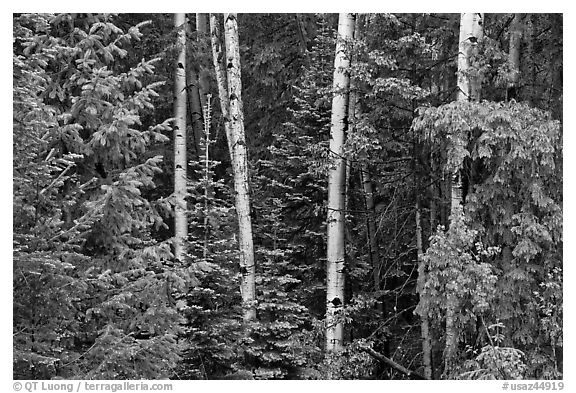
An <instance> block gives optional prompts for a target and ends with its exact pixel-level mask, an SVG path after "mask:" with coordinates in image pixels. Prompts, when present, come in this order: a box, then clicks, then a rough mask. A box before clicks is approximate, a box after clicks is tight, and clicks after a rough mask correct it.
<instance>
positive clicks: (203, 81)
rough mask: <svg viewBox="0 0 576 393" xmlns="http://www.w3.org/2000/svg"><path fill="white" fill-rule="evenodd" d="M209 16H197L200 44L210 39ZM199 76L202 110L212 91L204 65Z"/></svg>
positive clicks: (197, 35)
mask: <svg viewBox="0 0 576 393" xmlns="http://www.w3.org/2000/svg"><path fill="white" fill-rule="evenodd" d="M208 15H209V14H196V39H197V41H198V42H202V41H204V40H205V39H206V38H207V37H208V33H209V27H210V25H209V23H208V19H209V18H208ZM201 47H202V46H201ZM198 74H199V75H198V91H199V92H200V103H201V104H202V108H204V107H206V95H207V94H208V92H209V91H210V86H209V83H208V76H207V75H208V71H207V70H205V69H203V67H202V65H200V67H199V71H198Z"/></svg>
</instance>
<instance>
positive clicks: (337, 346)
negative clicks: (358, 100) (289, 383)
mask: <svg viewBox="0 0 576 393" xmlns="http://www.w3.org/2000/svg"><path fill="white" fill-rule="evenodd" d="M354 21H355V15H354V14H340V16H339V21H338V42H337V43H336V58H335V60H334V83H333V89H334V93H333V94H334V96H333V98H332V119H331V129H330V152H331V161H332V165H331V167H330V169H329V171H328V215H327V219H326V226H327V232H328V252H327V278H326V350H327V351H329V352H331V351H334V352H336V351H340V350H341V349H342V348H343V337H344V323H343V321H342V320H341V319H340V317H341V313H342V308H343V305H344V277H345V274H344V248H345V247H344V246H345V244H344V199H345V195H344V194H345V190H344V181H345V177H346V173H345V172H346V164H345V159H344V141H345V138H346V131H347V127H348V119H347V118H348V110H347V108H348V98H349V97H348V95H349V93H348V90H349V87H350V77H349V74H350V58H349V54H347V53H346V45H345V42H344V41H345V40H350V39H351V38H353V36H354Z"/></svg>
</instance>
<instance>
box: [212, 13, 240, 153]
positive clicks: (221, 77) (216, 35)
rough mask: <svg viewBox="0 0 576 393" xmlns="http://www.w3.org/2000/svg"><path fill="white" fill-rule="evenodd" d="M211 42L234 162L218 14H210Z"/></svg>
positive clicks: (226, 129)
mask: <svg viewBox="0 0 576 393" xmlns="http://www.w3.org/2000/svg"><path fill="white" fill-rule="evenodd" d="M210 40H211V46H212V60H213V62H214V70H215V73H216V84H217V85H218V98H219V99H220V112H221V113H222V118H223V120H224V131H225V132H226V141H227V142H228V152H229V154H230V158H231V159H232V160H233V157H232V156H233V154H234V150H233V149H232V143H231V142H232V139H233V137H232V131H231V123H230V99H229V97H228V79H227V76H226V69H225V68H224V63H223V62H224V57H225V54H224V52H225V50H224V48H223V46H222V45H223V43H224V39H223V37H222V33H221V30H220V24H219V22H218V15H217V14H210Z"/></svg>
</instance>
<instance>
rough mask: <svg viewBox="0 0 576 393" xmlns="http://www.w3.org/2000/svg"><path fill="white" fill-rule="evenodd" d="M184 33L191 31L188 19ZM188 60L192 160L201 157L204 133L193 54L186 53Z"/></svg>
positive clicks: (201, 106) (187, 77) (187, 78)
mask: <svg viewBox="0 0 576 393" xmlns="http://www.w3.org/2000/svg"><path fill="white" fill-rule="evenodd" d="M186 33H187V34H188V35H190V34H191V33H192V26H191V23H190V20H188V21H187V23H186ZM188 54H189V56H188V61H187V64H186V81H187V92H188V106H189V107H190V122H191V123H192V131H193V132H194V133H193V134H192V137H193V141H192V142H193V144H194V154H195V157H193V159H194V160H196V161H200V160H201V159H202V155H203V154H204V153H203V146H202V135H203V134H204V119H203V116H202V112H203V111H202V108H203V105H202V101H201V98H200V89H199V84H198V72H197V71H196V68H197V67H195V65H194V64H193V63H194V59H193V57H194V54H193V53H190V52H189V53H188Z"/></svg>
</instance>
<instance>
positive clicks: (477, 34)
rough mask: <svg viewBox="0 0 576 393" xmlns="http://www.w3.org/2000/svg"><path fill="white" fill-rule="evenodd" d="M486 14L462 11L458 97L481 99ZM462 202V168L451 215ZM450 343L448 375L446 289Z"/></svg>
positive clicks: (454, 339) (451, 303)
mask: <svg viewBox="0 0 576 393" xmlns="http://www.w3.org/2000/svg"><path fill="white" fill-rule="evenodd" d="M483 25H484V14H481V13H464V14H461V15H460V42H459V45H458V93H457V96H456V99H457V100H458V101H478V100H480V92H481V87H482V86H481V79H480V78H479V76H477V75H475V74H473V75H475V76H472V75H471V74H470V73H469V71H470V60H471V57H472V56H473V55H474V52H475V51H476V48H477V45H478V43H479V42H480V41H481V40H482V38H483V36H484V27H483ZM461 204H462V176H461V171H457V172H455V173H453V174H452V186H451V209H450V213H451V214H450V215H451V217H452V216H453V215H455V214H457V212H458V209H459V206H460V205H461ZM446 298H447V301H446V344H445V347H444V375H446V376H449V375H450V374H451V372H452V369H453V366H454V359H455V356H456V350H457V347H458V333H457V331H456V306H457V304H456V303H457V302H456V299H455V298H454V295H453V294H452V293H446Z"/></svg>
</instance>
